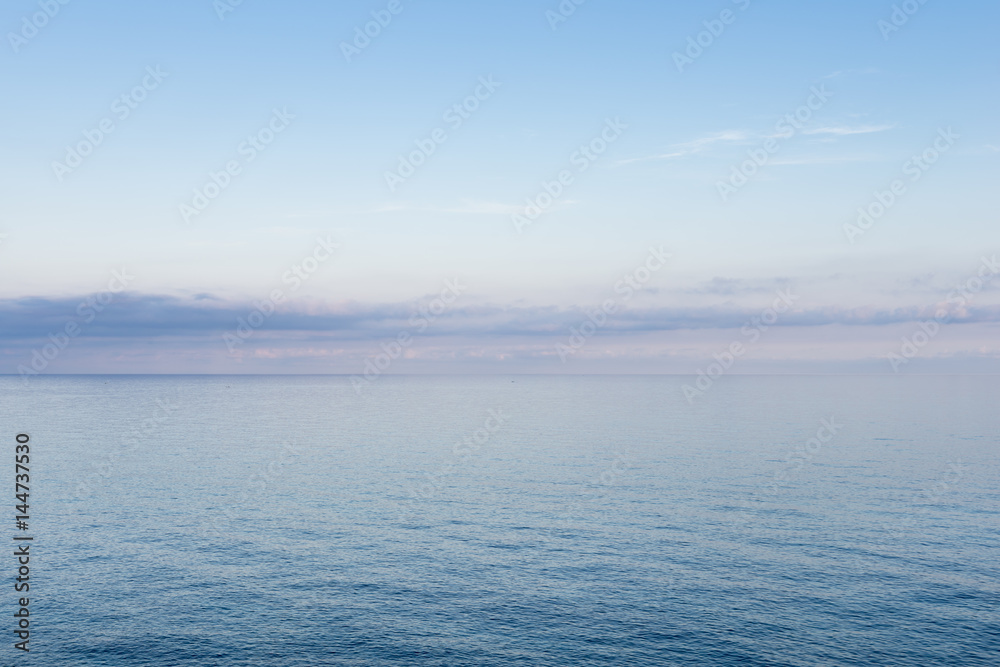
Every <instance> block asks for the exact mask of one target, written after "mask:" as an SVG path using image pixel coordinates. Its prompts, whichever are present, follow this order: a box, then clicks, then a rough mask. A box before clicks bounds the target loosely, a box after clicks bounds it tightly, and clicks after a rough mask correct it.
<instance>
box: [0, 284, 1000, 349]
mask: <svg viewBox="0 0 1000 667" xmlns="http://www.w3.org/2000/svg"><path fill="white" fill-rule="evenodd" d="M703 289H711V290H714V292H713V293H716V294H735V293H737V292H745V293H750V292H755V291H758V290H757V289H756V288H755V287H752V286H747V285H746V284H744V283H743V282H742V281H739V280H731V279H725V278H717V279H715V280H713V281H711V282H709V283H708V284H707V285H706V286H705V287H704V288H703ZM770 300H771V299H770V297H769V298H768V299H765V300H764V302H763V305H762V306H754V307H749V306H741V307H737V306H733V305H725V306H709V307H656V308H626V309H622V310H620V311H619V312H618V313H616V314H615V315H614V316H613V317H612V318H610V319H609V321H608V323H607V325H606V326H605V327H603V328H602V333H607V334H610V333H618V334H629V333H639V332H657V331H677V330H684V329H693V330H701V329H737V328H740V327H742V326H743V325H744V324H746V323H747V322H748V321H749V320H750V319H751V318H752V317H759V316H760V314H761V312H762V307H766V304H767V303H770ZM82 301H83V298H59V299H47V298H23V299H8V300H0V340H4V341H8V342H13V341H22V342H25V343H30V344H33V345H34V344H44V343H47V342H48V340H49V334H50V333H56V332H59V331H62V330H63V329H64V327H65V325H66V323H67V322H69V321H71V320H72V321H75V322H77V324H79V326H80V327H81V329H82V334H81V336H84V337H87V338H103V339H108V340H125V339H133V340H145V341H157V340H160V341H162V340H164V339H167V338H188V339H190V338H205V339H207V340H211V344H212V345H216V344H218V341H219V339H220V336H221V335H222V333H223V332H226V331H233V330H234V329H235V328H236V326H237V321H238V318H244V319H246V318H247V316H248V315H249V313H250V312H252V311H253V309H254V306H253V304H251V303H240V302H233V301H224V300H220V299H216V298H214V297H211V296H209V295H204V294H202V295H198V296H197V297H196V298H180V297H171V296H162V295H147V294H135V293H133V294H125V295H121V296H120V297H118V299H117V300H116V301H114V302H113V303H111V304H110V305H108V306H107V307H106V308H105V309H104V310H103V312H100V313H99V314H97V316H96V317H95V318H94V319H93V321H92V322H89V323H87V322H85V320H84V316H83V315H81V314H80V310H79V309H78V307H79V304H80V303H81V302H82ZM420 306H421V303H420V302H408V303H394V304H362V303H357V302H345V303H338V304H327V305H323V306H316V305H311V306H308V307H306V306H303V305H295V304H291V303H284V304H281V305H279V306H278V309H277V310H276V312H275V313H274V314H273V315H271V316H270V317H269V318H268V319H267V321H266V323H265V324H264V326H263V327H261V328H260V329H259V330H258V332H257V334H259V335H261V336H262V337H268V338H272V339H282V338H285V339H288V340H313V341H316V340H323V341H336V340H345V341H348V340H353V341H358V340H372V341H378V340H382V339H387V338H392V337H395V336H396V335H397V334H399V333H400V332H401V331H413V330H414V328H415V324H414V322H415V320H416V319H417V318H419V317H420V315H419V312H420V310H419V309H420ZM939 307H944V308H945V309H946V310H948V312H949V313H950V314H951V316H952V318H953V321H954V322H956V323H958V322H964V323H973V322H976V323H998V322H1000V306H987V305H984V306H980V307H974V308H973V307H969V308H962V309H960V308H955V307H953V306H947V305H939V306H908V307H901V308H881V307H874V306H861V307H852V308H844V307H838V306H827V307H817V308H803V309H796V310H793V311H791V312H789V313H786V314H784V315H782V316H781V318H780V319H779V321H778V322H777V323H776V324H775V326H779V327H818V326H825V325H831V324H840V325H850V326H882V325H888V324H898V323H905V322H920V321H923V320H926V319H929V318H931V317H933V316H934V315H935V312H936V311H937V309H938V308H939ZM84 312H85V313H86V312H87V311H84ZM587 312H588V310H587V309H586V308H584V307H579V306H568V307H565V306H530V307H526V306H504V305H493V304H479V305H475V304H473V305H464V306H457V305H456V306H453V307H451V308H450V309H447V310H445V311H444V312H443V313H442V314H441V315H440V316H438V317H437V318H436V319H435V321H434V322H433V324H432V325H431V326H430V327H428V328H427V330H426V332H424V333H423V334H422V335H424V336H452V337H464V338H467V339H468V340H469V342H477V341H481V340H489V339H496V338H504V337H524V336H527V337H538V336H546V337H548V336H558V335H563V334H564V333H565V332H567V331H568V330H569V328H570V327H572V326H578V325H579V324H580V323H581V322H582V321H585V320H586V319H587Z"/></svg>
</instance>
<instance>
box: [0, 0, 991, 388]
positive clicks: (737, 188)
mask: <svg viewBox="0 0 1000 667" xmlns="http://www.w3.org/2000/svg"><path fill="white" fill-rule="evenodd" d="M570 9H572V12H571V13H570V11H569V10H570ZM392 10H395V13H393V11H392ZM906 10H909V11H910V13H907V11H906ZM46 11H47V12H48V13H49V14H52V15H51V16H48V15H47V14H46V13H45V12H46ZM564 14H565V15H564ZM998 19H1000V6H998V5H997V4H996V3H993V2H985V1H981V0H980V1H964V2H962V1H959V2H953V3H944V2H939V1H935V0H927V1H925V2H923V3H921V2H919V0H911V1H910V2H904V3H900V2H897V3H895V4H894V3H893V2H884V3H882V2H860V1H858V0H848V1H846V2H839V3H820V2H792V1H791V0H785V1H778V2H766V3H765V2H761V1H759V0H737V1H731V0H718V1H716V2H698V3H681V2H666V3H659V2H649V1H646V2H635V1H623V2H616V3H610V2H602V1H600V0H587V1H586V2H583V3H582V4H580V5H576V4H575V3H573V2H572V1H571V0H567V1H566V2H563V3H561V4H560V2H558V0H548V1H543V0H512V1H509V2H503V3H499V2H497V3H464V2H457V1H439V2H433V1H430V0H420V1H419V2H416V1H414V2H409V1H407V0H398V2H389V0H379V1H375V2H367V1H366V2H352V3H322V2H316V1H305V0H303V1H299V2H286V3H273V2H263V1H262V0H245V1H244V2H242V3H241V4H239V5H236V6H231V5H230V3H229V1H228V0H218V1H217V2H213V1H212V0H185V1H182V2H175V3H154V2H134V1H133V2H124V1H122V0H109V1H107V2H102V3H86V2H82V1H79V0H75V1H67V3H66V4H61V3H60V2H58V0H41V1H40V2H39V0H35V1H33V2H29V1H22V0H17V1H13V2H9V3H6V4H5V5H4V7H3V8H2V9H0V27H2V29H3V33H4V42H5V45H4V46H3V47H0V54H2V55H0V59H2V61H3V62H2V68H0V85H2V87H3V90H4V91H5V92H6V95H7V100H8V102H7V104H5V105H4V107H3V109H2V110H0V115H2V118H3V121H4V122H3V126H4V128H5V132H4V144H3V149H4V150H3V156H4V159H3V161H2V163H0V164H2V169H3V172H2V180H0V182H2V185H0V188H2V208H0V235H2V236H0V318H2V319H0V364H2V367H0V372H3V373H17V372H18V367H19V366H25V365H26V364H29V362H30V361H31V359H32V355H33V354H34V353H35V352H36V351H41V350H42V348H43V346H44V345H46V344H48V343H49V341H50V334H55V335H56V338H59V333H58V332H60V331H63V330H64V328H65V326H66V325H67V324H68V323H70V322H76V323H77V324H78V325H79V327H80V332H79V334H77V335H75V336H73V337H72V341H71V343H70V344H69V345H67V346H66V348H65V349H63V350H60V351H59V353H58V354H57V355H54V357H53V358H52V359H49V360H47V363H45V364H44V372H178V371H181V372H198V371H206V372H331V373H357V372H360V370H361V369H362V368H363V367H364V364H365V362H366V361H368V360H370V359H373V358H374V357H375V355H377V354H379V353H380V350H381V346H382V344H383V343H385V342H386V341H390V340H393V339H396V338H397V336H398V335H399V334H400V333H403V332H408V333H410V334H411V335H412V336H413V341H412V343H410V344H408V345H407V346H406V349H405V351H404V353H403V354H402V355H401V357H402V358H400V359H398V360H396V361H395V363H394V364H393V365H392V367H391V369H389V370H387V371H386V372H485V371H489V372H496V371H500V372H504V371H510V372H690V373H692V374H694V373H695V372H696V371H697V370H698V369H701V368H704V367H705V366H706V364H707V363H709V362H711V361H712V355H713V354H716V353H719V352H721V351H723V350H726V349H728V348H729V347H730V345H731V344H732V343H733V342H742V343H746V344H747V346H748V350H747V353H746V355H745V356H744V357H742V358H740V359H739V360H738V365H736V366H735V368H734V370H733V372H740V371H742V372H751V371H753V372H760V371H769V370H770V371H815V370H823V371H831V372H839V371H842V372H852V371H858V370H864V371H874V372H892V371H893V368H892V367H891V363H890V362H889V361H887V356H888V355H890V354H892V353H899V352H900V349H901V346H902V345H903V344H904V343H905V341H904V340H903V339H904V338H909V339H912V336H913V335H914V334H915V333H917V332H919V331H921V330H926V329H927V328H928V327H929V328H933V326H932V325H928V324H927V322H928V321H929V320H932V319H934V318H935V316H937V319H938V322H939V323H940V324H941V328H940V330H937V329H935V330H934V333H933V334H931V335H929V340H928V342H927V343H926V345H919V346H918V347H919V350H918V351H917V352H916V353H915V354H914V355H912V357H908V358H907V359H908V361H907V363H905V365H904V366H903V367H901V368H900V369H899V370H900V371H901V372H916V371H919V370H928V371H930V370H933V371H943V372H949V371H950V372H966V371H983V370H990V371H992V372H998V371H1000V354H998V347H997V333H998V331H1000V328H998V323H1000V299H997V287H1000V281H996V282H995V283H994V282H991V279H992V276H993V274H992V271H993V269H989V268H987V269H984V268H983V267H992V266H995V261H992V260H991V258H993V257H994V256H995V255H996V253H997V252H998V250H1000V243H998V240H1000V239H998V230H997V225H996V213H997V207H996V204H995V194H994V193H995V191H996V180H997V175H998V168H997V166H998V159H1000V128H998V125H997V122H996V109H997V106H998V105H997V102H998V87H997V74H998V67H1000V57H998V56H1000V47H998V45H997V42H996V40H995V35H994V34H993V32H994V30H993V27H994V26H995V25H996V23H997V20H998ZM378 20H381V21H382V23H385V25H379V24H378V23H375V22H376V21H378ZM39 26H40V27H39ZM366 28H367V29H368V30H369V32H370V33H372V34H375V33H377V34H375V36H374V37H368V36H364V31H365V30H366ZM359 35H361V36H359ZM699 42H700V44H699ZM456 105H458V108H456ZM107 130H110V131H107ZM428 146H430V147H432V148H433V150H430V149H428ZM588 147H589V148H588ZM415 151H417V152H416V153H415ZM77 156H79V157H77ZM401 161H404V162H406V163H408V164H405V165H404V166H403V168H402V170H401ZM416 163H419V164H417V166H415V167H414V168H413V169H412V174H411V173H410V171H409V166H410V165H413V164H416ZM227 168H229V169H230V173H226V170H227ZM740 172H742V173H740ZM387 174H395V177H393V176H389V177H387ZM560 176H562V177H563V180H564V182H563V183H559V180H560ZM213 178H214V182H213ZM217 184H222V185H223V186H224V187H218V186H217ZM547 189H548V192H547ZM894 189H895V192H893V190H894ZM549 192H551V193H556V195H555V196H554V197H551V198H550V199H551V201H552V203H551V205H550V206H547V207H544V211H542V212H541V214H540V215H538V216H537V217H535V218H532V217H531V215H529V214H532V213H533V211H531V210H530V209H529V208H527V207H528V206H529V204H530V202H531V201H532V200H533V201H535V202H536V204H537V203H539V201H540V202H541V203H547V201H548V200H547V199H546V197H548V193H549ZM209 194H211V195H213V196H211V197H209V196H207V195H209ZM202 197H204V199H202ZM539 197H541V200H539ZM201 204H206V206H204V208H203V210H201V208H202V207H201ZM859 208H860V209H865V210H868V211H869V212H870V213H874V214H875V215H872V217H871V218H870V219H869V221H868V222H866V221H864V219H862V222H863V223H864V225H865V226H867V228H866V229H862V228H861V227H858V226H854V227H852V225H857V224H858V218H859ZM516 216H521V217H519V218H518V217H516ZM526 222H527V223H530V224H526ZM317 239H320V240H321V241H318V240H317ZM333 245H336V250H335V251H334V252H332V253H331V254H330V256H329V258H328V259H326V257H327V252H328V251H327V250H325V249H324V248H325V247H330V246H333ZM651 248H652V251H651V250H650V249H651ZM651 252H652V253H653V255H657V254H669V255H670V258H669V260H668V261H666V262H665V263H663V265H662V266H658V267H657V268H656V269H655V270H652V271H648V272H647V273H643V269H641V268H640V267H643V266H649V264H647V262H649V261H650V260H649V258H650V256H651ZM317 253H318V254H317ZM317 257H319V258H321V259H320V260H317V261H316V263H315V267H316V268H315V271H312V272H311V273H310V272H309V271H308V270H306V269H308V267H309V266H310V265H311V263H312V262H313V259H309V258H314V259H315V258H317ZM303 262H305V263H306V264H305V269H303ZM658 263H659V262H657V261H654V262H653V264H658ZM295 267H299V268H295ZM637 270H638V271H639V273H638V277H639V278H644V277H648V280H646V281H644V282H642V283H641V289H633V290H631V292H629V289H630V288H625V287H623V286H622V284H621V282H620V281H622V279H623V276H626V275H628V276H633V279H635V277H636V275H637V274H636V273H635V272H636V271H637ZM996 270H997V271H1000V268H997V269H996ZM113 271H119V272H122V271H124V273H125V275H126V276H127V277H129V278H128V280H127V281H126V282H127V284H125V285H123V286H124V287H125V290H123V291H121V292H115V293H114V294H113V296H112V297H109V298H110V303H109V304H108V305H107V306H106V307H103V308H102V310H101V311H100V312H97V311H96V310H95V311H94V315H95V316H94V318H93V320H91V321H86V320H87V317H88V316H87V313H89V312H90V310H88V308H89V307H83V308H82V309H81V308H80V303H81V302H85V300H86V299H87V298H88V297H92V296H93V295H96V294H99V293H101V292H102V291H103V290H105V289H106V288H107V287H108V284H109V281H110V280H111V279H112V272H113ZM303 271H305V273H302V272H303ZM297 272H298V273H297ZM297 275H298V276H300V277H299V279H298V280H296V276H297ZM303 275H308V279H302V278H301V276H303ZM976 279H978V280H979V283H977V282H976ZM970 280H971V281H972V282H970ZM456 281H457V282H456ZM448 285H452V286H454V285H458V286H459V289H458V290H455V289H453V288H451V287H448ZM274 290H281V291H282V293H283V297H284V298H283V299H282V300H281V302H280V303H278V304H277V305H276V308H275V312H274V313H273V314H267V316H266V317H265V318H264V321H263V323H262V324H261V325H260V326H251V327H250V329H252V333H251V335H249V336H246V337H245V338H244V337H242V336H240V335H239V333H238V328H239V327H240V326H241V324H240V319H241V318H242V319H243V320H244V321H245V320H247V318H248V317H249V315H250V314H251V313H252V312H253V310H254V308H255V306H254V305H253V301H254V300H261V299H263V300H267V299H268V298H269V295H271V294H272V292H273V291H274ZM448 290H452V291H451V292H449V291H448ZM781 290H784V293H785V294H792V295H793V296H794V298H793V299H792V303H791V305H790V306H789V308H788V309H787V312H782V313H780V315H779V316H778V317H777V319H776V321H775V322H773V324H772V325H770V326H768V327H767V328H766V329H761V328H758V327H757V325H756V324H754V325H751V329H756V330H757V332H758V334H759V335H758V336H757V337H756V338H754V336H753V335H752V331H751V332H750V333H747V332H746V331H745V330H744V327H745V325H746V324H747V323H749V322H751V321H752V318H754V317H760V316H761V314H762V313H765V311H766V309H767V308H769V307H772V306H773V304H774V303H775V300H776V299H780V296H779V291H781ZM456 291H457V292H458V293H457V294H455V298H454V299H453V300H452V301H451V302H450V303H447V304H445V306H444V308H443V309H442V310H441V312H440V313H432V312H431V311H429V310H427V309H428V308H436V307H437V306H435V305H434V304H435V299H440V298H441V295H442V294H445V297H446V298H447V299H450V298H451V297H450V296H448V295H449V294H452V293H455V292H456ZM608 300H611V301H613V302H614V304H615V308H614V310H615V312H614V313H612V314H610V315H608V319H607V321H606V323H603V324H599V325H597V326H595V327H594V329H595V331H594V333H592V334H589V335H584V336H583V338H584V343H583V344H582V345H574V344H573V343H572V342H571V338H572V336H573V335H574V334H573V331H574V330H577V331H578V330H579V327H580V325H581V324H582V323H583V322H586V321H587V320H588V315H587V312H588V310H590V311H591V312H592V310H593V309H594V308H597V307H600V306H601V304H602V303H604V302H606V301H608ZM92 305H93V304H92ZM422 308H423V311H422V310H421V309H422ZM421 313H423V314H422V315H421ZM428 313H430V315H431V316H428ZM941 313H946V315H944V316H942V315H941ZM921 323H923V325H924V329H921ZM244 328H245V327H244ZM226 334H228V335H230V336H232V335H235V336H237V337H238V338H239V342H238V343H236V344H232V343H231V342H230V343H227V342H226V339H224V335H226ZM751 339H753V340H751ZM230 340H231V339H230ZM576 340H579V338H578V339H576ZM918 342H919V341H918ZM559 344H563V345H568V346H569V347H570V348H571V350H572V351H571V353H569V354H568V355H566V354H560V353H559V349H560V348H558V347H557V346H558V345H559ZM563 350H564V352H565V348H563ZM563 357H565V359H564V358H563ZM37 365H42V364H41V362H38V364H37Z"/></svg>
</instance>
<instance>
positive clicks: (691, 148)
mask: <svg viewBox="0 0 1000 667" xmlns="http://www.w3.org/2000/svg"><path fill="white" fill-rule="evenodd" d="M746 139H747V133H746V132H742V131H740V130H726V131H724V132H716V133H714V134H710V135H708V136H705V137H700V138H698V139H694V140H692V141H687V142H684V143H681V144H674V145H673V146H671V147H670V148H669V149H668V151H667V152H666V153H657V154H654V155H646V156H643V157H633V158H627V159H624V160H618V161H617V162H616V163H615V165H616V166H621V165H624V164H631V163H633V162H651V161H655V160H673V159H676V158H681V157H685V156H688V155H694V154H695V153H700V152H702V151H704V150H706V149H708V148H709V147H711V146H712V145H714V144H718V143H738V142H742V141H746Z"/></svg>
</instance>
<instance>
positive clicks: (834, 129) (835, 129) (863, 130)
mask: <svg viewBox="0 0 1000 667" xmlns="http://www.w3.org/2000/svg"><path fill="white" fill-rule="evenodd" d="M894 127H896V126H895V125H859V126H857V127H848V126H844V125H830V126H826V127H816V128H813V129H809V130H802V134H829V135H834V136H838V137H846V136H850V135H853V134H874V133H876V132H885V131H886V130H891V129H892V128H894Z"/></svg>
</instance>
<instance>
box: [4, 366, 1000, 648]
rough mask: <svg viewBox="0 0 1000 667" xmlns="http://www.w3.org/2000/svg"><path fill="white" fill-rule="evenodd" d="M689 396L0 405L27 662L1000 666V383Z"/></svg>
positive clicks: (849, 383) (186, 391) (743, 382)
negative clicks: (25, 553) (27, 553)
mask: <svg viewBox="0 0 1000 667" xmlns="http://www.w3.org/2000/svg"><path fill="white" fill-rule="evenodd" d="M684 381H685V380H683V379H679V378H670V377H666V378H664V377H534V376H517V377H491V378H467V377H448V378H445V377H431V378H427V377H382V378H379V379H378V380H377V381H375V382H373V383H371V384H369V385H367V386H366V387H365V388H364V391H363V393H362V395H360V396H359V395H358V394H357V393H356V392H355V390H354V389H353V388H352V386H351V384H350V383H349V381H348V380H347V379H346V378H340V377H332V378H320V377H298V378H290V377H122V376H118V377H97V376H90V377H41V378H35V379H33V381H32V382H30V383H29V384H28V385H24V384H22V382H21V381H20V379H18V378H13V377H4V378H0V437H2V441H3V442H4V443H5V445H4V447H6V448H7V450H8V454H7V455H8V456H11V457H12V456H13V449H14V435H15V434H16V433H18V432H27V433H28V434H30V436H31V438H32V440H31V448H32V459H31V468H32V470H31V497H30V499H31V530H30V534H31V535H33V536H34V537H35V542H34V543H33V546H32V550H33V551H32V561H31V565H32V570H31V577H32V578H31V591H30V598H31V603H30V608H31V614H32V616H31V621H32V625H31V628H32V630H33V632H32V635H31V641H30V646H31V649H32V650H31V653H30V655H29V656H24V655H17V653H19V652H17V651H15V650H14V649H13V641H14V639H13V633H12V630H13V625H14V624H13V622H12V616H11V614H12V613H13V610H14V609H15V606H14V604H15V594H14V592H13V590H11V589H10V588H5V590H6V591H7V593H6V594H5V595H4V596H3V599H2V600H0V604H2V605H3V608H4V609H5V610H7V613H6V614H5V616H6V618H7V619H8V621H7V626H8V627H7V628H4V629H3V634H4V636H6V637H7V638H8V639H7V644H6V645H5V646H4V648H3V649H2V651H3V655H4V656H6V658H5V659H4V660H3V662H4V664H22V663H23V664H31V665H35V666H38V667H41V666H49V665H58V666H80V667H84V666H92V665H93V666H96V665H108V666H115V667H119V666H128V665H156V666H160V665H162V666H169V665H219V666H226V667H229V666H236V665H241V666H242V665H275V666H298V665H997V664H1000V653H998V651H1000V612H998V609H1000V558H998V556H1000V537H998V528H1000V522H998V511H1000V504H998V495H1000V492H998V486H1000V485H998V482H1000V474H998V473H1000V470H998V457H997V453H998V429H997V426H998V411H997V397H998V391H997V388H998V387H997V379H996V378H991V377H905V378H898V377H730V378H723V379H722V380H721V381H719V382H717V383H716V385H715V386H714V387H712V388H711V390H710V391H709V392H708V393H707V394H705V395H704V396H702V397H700V398H698V399H696V401H695V403H694V404H693V405H691V404H689V403H688V401H687V400H685V398H684V396H683V394H682V392H681V385H682V384H683V383H684ZM824 420H825V422H824ZM824 423H825V424H826V425H825V426H824ZM7 474H8V475H11V476H12V475H13V470H12V466H11V469H9V470H8V473H7ZM9 481H10V482H11V486H12V483H13V479H11V480H9ZM8 500H9V501H10V507H9V508H8V511H9V515H10V516H9V520H10V524H9V528H8V531H7V532H8V538H7V539H10V537H11V536H13V535H15V534H17V532H18V531H16V530H15V529H14V525H13V524H14V518H13V515H14V513H15V512H14V509H13V505H14V504H15V503H14V501H13V494H11V498H9V499H8ZM11 551H13V550H11ZM13 561H14V558H13V557H12V556H8V557H7V558H5V559H0V568H3V570H4V574H3V576H4V577H5V578H7V579H8V581H10V578H12V577H13V576H14V568H15V565H14V563H13Z"/></svg>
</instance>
